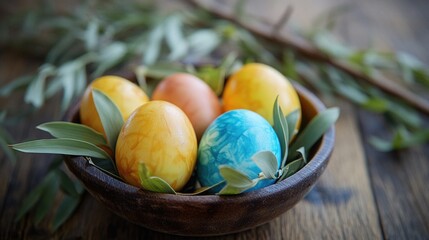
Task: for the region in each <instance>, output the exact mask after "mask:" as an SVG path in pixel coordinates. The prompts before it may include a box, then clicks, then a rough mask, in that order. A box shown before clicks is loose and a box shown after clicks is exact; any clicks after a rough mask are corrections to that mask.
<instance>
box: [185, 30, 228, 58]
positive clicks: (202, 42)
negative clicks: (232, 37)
mask: <svg viewBox="0 0 429 240" xmlns="http://www.w3.org/2000/svg"><path fill="white" fill-rule="evenodd" d="M220 43H221V38H220V36H219V34H218V33H217V32H216V31H214V30H211V29H202V30H197V31H194V32H193V33H192V34H190V35H189V36H188V44H189V48H190V49H189V53H188V54H189V55H191V56H193V57H195V58H198V57H203V56H206V55H208V54H209V53H211V52H212V51H213V50H214V49H216V47H218V46H219V44H220Z"/></svg>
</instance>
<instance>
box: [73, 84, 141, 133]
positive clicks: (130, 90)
mask: <svg viewBox="0 0 429 240" xmlns="http://www.w3.org/2000/svg"><path fill="white" fill-rule="evenodd" d="M93 89H97V90H100V91H101V92H103V93H104V94H106V95H107V96H108V97H109V98H110V99H111V100H112V101H113V102H114V103H115V104H116V106H117V107H118V109H119V111H120V112H121V115H122V118H123V119H124V120H126V119H127V118H128V117H129V116H130V114H131V113H132V112H133V111H134V110H135V109H136V108H138V107H140V106H141V105H143V104H144V103H146V102H147V101H149V98H148V96H147V95H146V93H145V92H144V91H143V90H142V89H141V88H140V87H139V86H137V85H136V84H134V83H132V82H130V81H128V80H127V79H125V78H121V77H117V76H104V77H100V78H97V79H95V80H94V81H93V82H92V83H91V84H90V85H89V86H88V87H87V89H86V90H85V93H84V94H83V96H82V100H81V105H80V110H79V114H80V121H81V123H82V124H85V125H87V126H89V127H91V128H93V129H95V130H97V131H98V132H101V133H104V129H103V125H102V124H101V120H100V117H99V116H98V113H97V110H96V108H95V104H94V100H93V98H92V90H93Z"/></svg>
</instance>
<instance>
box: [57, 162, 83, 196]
mask: <svg viewBox="0 0 429 240" xmlns="http://www.w3.org/2000/svg"><path fill="white" fill-rule="evenodd" d="M57 174H58V177H59V181H60V187H61V190H63V192H65V193H66V194H67V195H70V196H73V197H78V196H79V195H80V194H79V193H78V191H77V189H76V187H75V183H74V181H73V180H72V179H71V178H70V177H69V176H68V175H67V174H65V173H64V172H63V171H62V170H60V169H59V170H58V171H57Z"/></svg>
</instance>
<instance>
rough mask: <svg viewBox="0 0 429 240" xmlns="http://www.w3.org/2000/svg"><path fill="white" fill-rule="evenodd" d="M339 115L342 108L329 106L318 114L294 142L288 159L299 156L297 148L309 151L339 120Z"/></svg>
mask: <svg viewBox="0 0 429 240" xmlns="http://www.w3.org/2000/svg"><path fill="white" fill-rule="evenodd" d="M339 116H340V110H339V109H338V108H329V109H326V110H324V111H323V112H320V113H319V114H317V115H316V116H315V117H314V118H313V119H312V120H311V121H310V122H309V123H308V125H307V126H306V127H305V128H304V129H303V130H302V131H301V133H300V134H299V135H298V136H297V137H296V139H295V141H294V142H292V144H291V146H290V148H289V152H290V154H289V156H288V159H290V160H291V159H294V158H295V157H296V156H297V150H298V149H299V148H301V147H304V148H305V149H306V151H309V150H310V149H311V147H312V146H313V144H315V143H316V142H317V140H319V138H320V137H321V136H322V135H323V134H324V133H325V132H326V131H327V130H328V129H329V128H330V127H331V126H332V125H333V124H334V123H335V122H336V121H337V119H338V117H339Z"/></svg>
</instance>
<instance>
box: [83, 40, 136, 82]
mask: <svg viewBox="0 0 429 240" xmlns="http://www.w3.org/2000/svg"><path fill="white" fill-rule="evenodd" d="M127 51H128V48H127V45H126V44H125V43H122V42H119V41H117V42H113V43H111V44H110V45H108V46H106V47H104V48H103V50H102V51H101V54H100V55H99V57H98V62H99V64H98V66H97V68H96V69H95V70H94V72H93V74H92V76H93V77H98V76H100V75H102V74H103V73H105V72H106V71H107V70H109V69H110V68H112V67H114V66H116V65H117V64H119V63H120V62H121V60H122V59H123V58H124V56H125V55H126V54H127Z"/></svg>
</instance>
